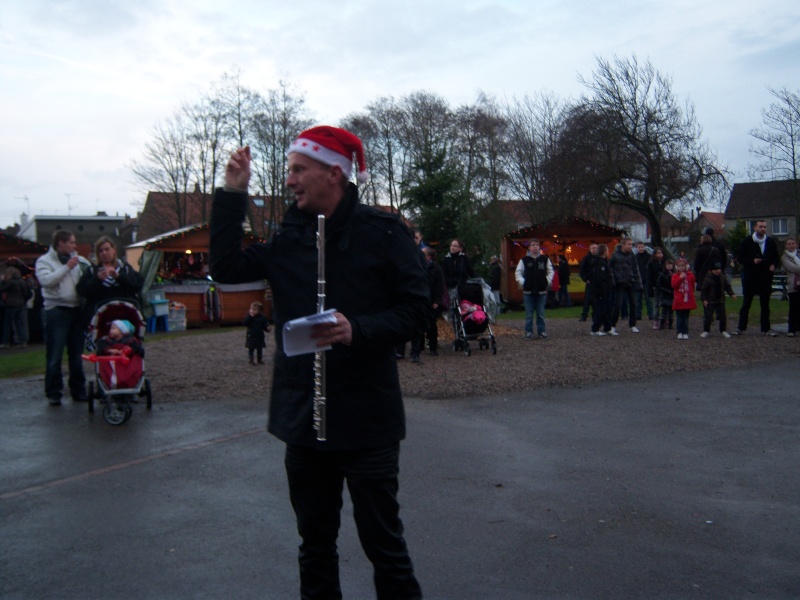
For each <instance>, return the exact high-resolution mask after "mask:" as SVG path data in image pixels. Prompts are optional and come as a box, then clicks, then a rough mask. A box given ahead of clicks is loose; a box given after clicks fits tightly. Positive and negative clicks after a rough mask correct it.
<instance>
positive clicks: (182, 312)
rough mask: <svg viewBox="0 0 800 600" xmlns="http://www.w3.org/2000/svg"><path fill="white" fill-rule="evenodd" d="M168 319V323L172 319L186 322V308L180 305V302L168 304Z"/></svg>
mask: <svg viewBox="0 0 800 600" xmlns="http://www.w3.org/2000/svg"><path fill="white" fill-rule="evenodd" d="M169 318H170V321H171V320H172V319H176V320H178V319H183V320H184V321H185V320H186V306H184V305H183V304H181V303H180V302H170V304H169Z"/></svg>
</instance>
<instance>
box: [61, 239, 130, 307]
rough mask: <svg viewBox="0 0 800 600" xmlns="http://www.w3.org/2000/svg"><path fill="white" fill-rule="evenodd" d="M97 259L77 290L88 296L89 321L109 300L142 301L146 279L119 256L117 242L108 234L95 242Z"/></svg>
mask: <svg viewBox="0 0 800 600" xmlns="http://www.w3.org/2000/svg"><path fill="white" fill-rule="evenodd" d="M94 253H95V257H96V260H97V264H96V265H92V266H91V267H90V268H89V269H87V270H86V272H85V273H84V274H83V275H82V276H81V279H80V281H78V286H77V290H78V293H79V294H80V295H81V296H83V297H84V298H86V301H87V306H86V317H87V322H88V320H90V319H91V318H92V315H93V314H94V313H95V311H96V310H97V309H98V308H99V307H100V305H101V304H105V303H106V302H108V301H109V300H132V301H134V302H136V304H137V305H138V304H139V292H140V291H141V290H142V285H143V284H144V280H143V279H142V276H141V275H139V273H137V272H136V271H135V270H134V269H133V267H131V266H130V265H129V264H128V263H126V262H124V261H122V260H120V259H119V258H117V246H116V245H115V244H114V241H113V240H112V239H111V238H110V237H108V236H105V235H104V236H102V237H101V238H100V239H98V240H97V241H96V242H95V243H94Z"/></svg>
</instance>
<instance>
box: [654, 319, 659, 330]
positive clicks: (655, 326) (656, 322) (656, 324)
mask: <svg viewBox="0 0 800 600" xmlns="http://www.w3.org/2000/svg"><path fill="white" fill-rule="evenodd" d="M659 329H661V326H660V325H659V324H658V321H653V330H654V331H658V330H659Z"/></svg>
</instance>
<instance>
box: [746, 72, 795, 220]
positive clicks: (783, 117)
mask: <svg viewBox="0 0 800 600" xmlns="http://www.w3.org/2000/svg"><path fill="white" fill-rule="evenodd" d="M768 89H769V92H770V94H772V96H773V97H774V98H775V102H773V103H772V104H770V105H769V107H768V108H766V109H763V110H762V111H761V122H762V127H760V128H756V129H752V130H750V135H751V136H752V137H753V138H754V140H755V141H754V142H753V143H751V144H750V152H751V153H752V154H753V155H755V156H756V157H757V159H758V160H759V162H758V163H756V164H755V165H752V166H751V167H750V174H751V177H753V178H754V179H755V178H758V177H759V176H766V177H768V178H769V179H788V180H790V181H793V182H794V185H793V189H794V210H795V221H794V222H795V230H797V229H798V227H800V182H798V167H799V166H800V90H797V91H794V92H791V91H789V90H788V89H786V88H783V89H780V90H775V89H772V88H768ZM795 233H796V231H795Z"/></svg>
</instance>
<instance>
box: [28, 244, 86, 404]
mask: <svg viewBox="0 0 800 600" xmlns="http://www.w3.org/2000/svg"><path fill="white" fill-rule="evenodd" d="M75 248H76V244H75V236H74V235H73V234H72V232H70V231H66V230H64V229H61V230H59V231H56V232H55V233H54V234H53V245H52V246H51V247H50V250H48V251H47V254H44V255H42V256H40V257H39V258H38V259H37V260H36V279H38V280H39V285H41V286H42V297H43V298H44V336H45V347H46V356H47V358H46V360H47V367H46V370H45V377H44V393H45V395H46V396H47V399H48V400H49V401H50V404H51V405H52V406H58V405H59V404H61V394H62V390H63V388H64V382H63V381H62V374H61V361H62V360H63V357H64V348H66V349H67V357H68V362H69V391H70V394H71V395H72V400H73V401H75V402H83V401H85V400H86V377H85V376H84V374H83V362H82V361H81V352H82V351H83V344H84V337H83V319H82V315H81V308H80V297H79V296H78V291H77V289H76V286H77V285H78V281H79V280H80V278H81V275H82V274H83V271H85V270H86V269H88V268H89V266H90V264H89V261H87V260H86V259H85V258H83V257H82V256H78V253H77V252H76V250H75Z"/></svg>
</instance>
